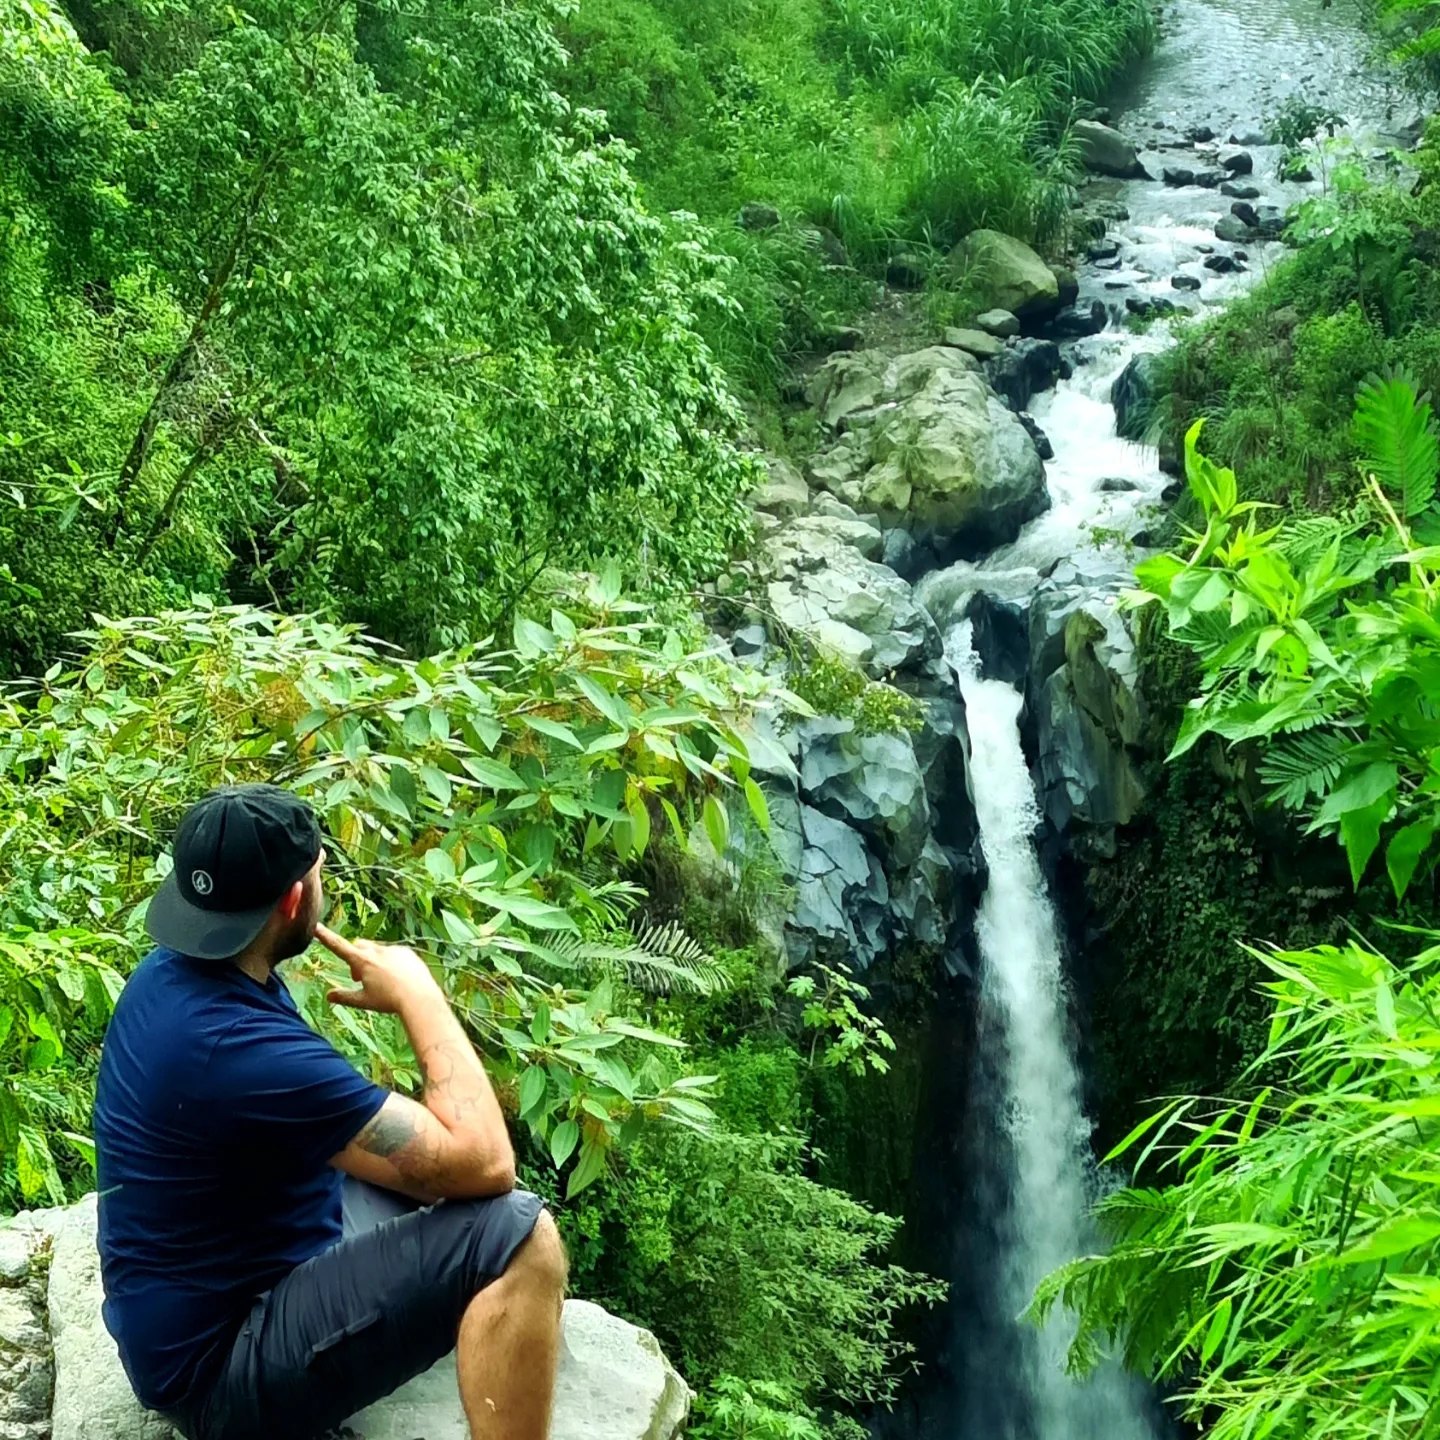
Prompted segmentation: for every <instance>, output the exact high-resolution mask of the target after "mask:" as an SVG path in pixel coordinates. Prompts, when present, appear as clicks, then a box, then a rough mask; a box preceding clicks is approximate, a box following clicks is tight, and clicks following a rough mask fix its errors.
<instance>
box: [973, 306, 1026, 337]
mask: <svg viewBox="0 0 1440 1440" xmlns="http://www.w3.org/2000/svg"><path fill="white" fill-rule="evenodd" d="M975 326H976V328H977V329H979V330H983V331H985V333H986V334H987V335H998V336H999V337H1000V338H1001V339H1002V340H1008V339H1010V337H1011V336H1012V335H1018V334H1019V333H1020V321H1019V320H1018V319H1017V318H1016V317H1015V316H1014V315H1013V314H1011V312H1010V311H1009V310H987V311H986V312H985V313H984V314H983V315H977V316H976V317H975Z"/></svg>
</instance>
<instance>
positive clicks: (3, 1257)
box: [0, 1226, 35, 1285]
mask: <svg viewBox="0 0 1440 1440" xmlns="http://www.w3.org/2000/svg"><path fill="white" fill-rule="evenodd" d="M34 1247H35V1237H34V1236H33V1235H32V1234H31V1233H30V1232H29V1231H26V1230H21V1229H18V1228H16V1227H15V1226H6V1227H5V1228H3V1229H0V1284H3V1285H16V1284H18V1283H19V1282H20V1281H21V1280H23V1279H24V1278H25V1277H26V1276H27V1275H28V1274H29V1273H30V1256H31V1252H32V1251H33V1249H34Z"/></svg>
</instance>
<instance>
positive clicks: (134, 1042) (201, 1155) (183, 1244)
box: [95, 949, 387, 1409]
mask: <svg viewBox="0 0 1440 1440" xmlns="http://www.w3.org/2000/svg"><path fill="white" fill-rule="evenodd" d="M386 1093H387V1092H386V1091H384V1090H382V1089H381V1088H380V1087H379V1086H377V1085H374V1084H372V1083H371V1082H370V1081H369V1080H367V1079H366V1078H365V1077H364V1076H363V1075H361V1074H360V1073H359V1071H357V1070H356V1069H355V1068H354V1066H353V1065H351V1064H350V1063H349V1061H347V1060H345V1059H344V1058H343V1057H342V1056H341V1055H340V1054H339V1053H338V1052H337V1051H336V1050H335V1048H334V1047H333V1046H332V1045H330V1043H329V1042H328V1041H326V1040H323V1039H322V1038H321V1037H320V1036H319V1035H317V1034H316V1033H315V1032H314V1031H313V1030H312V1029H311V1028H310V1027H309V1026H308V1025H307V1024H306V1023H305V1022H304V1020H302V1019H301V1018H300V1014H299V1012H298V1011H297V1010H296V1008H295V1002H294V1000H293V999H292V998H291V996H290V992H289V991H288V990H287V989H286V988H285V986H284V985H283V984H282V983H281V982H280V980H279V979H278V978H276V977H275V976H271V978H270V980H269V982H268V983H267V984H264V985H262V984H260V983H259V982H258V981H256V980H252V979H251V978H250V977H249V976H248V975H246V974H245V973H244V972H243V971H241V970H239V969H237V968H236V967H235V966H234V965H231V964H229V963H228V962H215V961H206V960H192V959H190V958H188V957H186V956H184V955H177V954H176V953H175V952H174V951H173V950H164V949H161V950H155V951H153V952H152V953H151V954H150V955H149V956H148V957H147V958H146V959H145V960H144V961H143V963H142V964H141V965H140V967H139V968H138V969H137V970H136V971H135V973H134V974H133V975H132V976H131V977H130V980H129V982H128V983H127V984H126V986H125V990H124V993H123V994H122V995H121V996H120V1000H119V1003H118V1004H117V1005H116V1007H115V1015H114V1018H113V1019H112V1020H111V1022H110V1028H109V1031H108V1033H107V1034H106V1037H105V1048H104V1051H103V1053H102V1055H101V1060H100V1080H99V1086H98V1089H97V1091H96V1097H95V1149H96V1164H97V1178H98V1182H99V1190H100V1263H101V1272H102V1274H103V1276H104V1280H105V1296H106V1300H105V1323H106V1325H107V1326H108V1328H109V1330H110V1333H111V1334H112V1335H113V1336H114V1337H115V1341H116V1343H117V1344H118V1345H119V1347H120V1355H121V1358H122V1359H123V1360H124V1362H125V1369H126V1372H127V1373H128V1374H129V1376H130V1381H131V1384H132V1385H134V1387H135V1392H136V1394H137V1395H139V1397H140V1399H141V1400H142V1401H144V1403H145V1404H146V1405H149V1406H150V1407H151V1408H153V1409H166V1408H170V1407H172V1406H176V1405H179V1404H181V1403H182V1402H184V1401H185V1400H187V1398H189V1397H190V1396H191V1395H192V1393H194V1392H196V1391H197V1390H198V1389H199V1388H200V1387H201V1386H203V1385H205V1384H207V1383H208V1382H209V1381H210V1380H211V1379H212V1378H213V1376H214V1375H215V1373H217V1372H218V1369H219V1366H220V1364H221V1362H222V1361H223V1359H224V1357H225V1355H226V1354H227V1353H228V1350H229V1347H230V1345H231V1344H232V1343H233V1340H234V1337H235V1335H236V1334H237V1333H238V1331H239V1327H240V1324H241V1322H242V1321H243V1319H244V1317H245V1315H246V1314H247V1313H248V1312H249V1309H250V1306H251V1304H252V1303H253V1301H254V1300H255V1298H256V1297H257V1296H259V1295H261V1294H263V1293H264V1292H265V1291H266V1290H268V1289H270V1287H271V1286H273V1285H274V1284H275V1283H276V1281H278V1280H279V1279H280V1278H281V1277H282V1276H284V1275H286V1274H288V1273H289V1272H290V1271H291V1270H293V1269H294V1268H295V1267H296V1266H297V1265H299V1264H301V1263H302V1262H303V1261H305V1260H308V1259H310V1257H311V1256H312V1255H317V1254H319V1253H320V1251H322V1250H324V1249H327V1248H328V1247H329V1246H331V1245H333V1244H334V1243H335V1242H336V1241H337V1240H338V1239H339V1238H340V1184H341V1176H340V1173H339V1171H337V1170H335V1169H333V1168H332V1167H331V1166H330V1165H329V1164H328V1163H327V1162H328V1161H329V1160H330V1158H331V1157H332V1156H334V1155H336V1154H338V1153H339V1152H340V1151H341V1150H343V1149H344V1148H345V1146H346V1145H348V1144H349V1143H350V1141H351V1140H353V1139H354V1138H355V1136H356V1134H358V1133H359V1131H360V1130H361V1129H362V1128H363V1127H364V1125H365V1124H366V1122H367V1121H369V1120H370V1119H371V1118H372V1117H373V1116H374V1115H375V1113H376V1111H378V1110H379V1109H380V1107H381V1105H383V1104H384V1102H385V1097H386Z"/></svg>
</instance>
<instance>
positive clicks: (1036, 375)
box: [985, 340, 1061, 411]
mask: <svg viewBox="0 0 1440 1440" xmlns="http://www.w3.org/2000/svg"><path fill="white" fill-rule="evenodd" d="M1060 370H1061V358H1060V347H1059V346H1058V345H1057V344H1056V343H1055V342H1054V341H1053V340H1017V341H1015V342H1014V343H1013V344H1010V345H1007V346H1006V347H1005V350H1004V352H1003V353H1002V354H1000V355H997V356H996V357H995V359H994V360H991V361H989V362H988V363H987V364H986V366H985V374H986V376H987V378H988V379H989V381H990V384H991V385H992V386H993V387H994V389H995V391H996V393H997V394H998V395H1000V397H1001V398H1002V399H1003V400H1004V401H1005V403H1006V404H1007V405H1009V407H1010V408H1011V409H1012V410H1015V411H1020V410H1027V409H1029V407H1030V399H1031V396H1033V395H1037V394H1039V393H1040V392H1041V391H1042V390H1049V389H1050V388H1051V387H1052V386H1053V385H1054V384H1055V382H1056V380H1058V379H1059V378H1060Z"/></svg>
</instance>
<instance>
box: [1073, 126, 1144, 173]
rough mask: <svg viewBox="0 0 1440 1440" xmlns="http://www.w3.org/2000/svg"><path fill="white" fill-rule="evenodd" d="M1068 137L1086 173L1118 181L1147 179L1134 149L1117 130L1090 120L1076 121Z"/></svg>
mask: <svg viewBox="0 0 1440 1440" xmlns="http://www.w3.org/2000/svg"><path fill="white" fill-rule="evenodd" d="M1071 134H1072V135H1073V136H1074V138H1075V143H1076V145H1077V147H1078V148H1079V151H1080V159H1081V162H1082V163H1083V164H1084V166H1085V168H1086V169H1087V170H1092V171H1094V172H1095V173H1096V174H1097V175H1113V176H1116V177H1117V178H1119V179H1121V180H1145V179H1148V178H1149V176H1148V175H1147V174H1146V173H1145V167H1144V166H1143V165H1142V164H1141V163H1140V156H1139V153H1138V152H1137V150H1136V148H1135V146H1134V145H1133V144H1132V143H1131V142H1130V141H1129V140H1127V139H1126V138H1125V137H1124V136H1123V135H1122V134H1120V132H1119V131H1118V130H1112V129H1111V128H1110V127H1109V126H1108V125H1101V124H1099V123H1098V122H1097V121H1094V120H1077V121H1076V122H1075V125H1074V128H1073V129H1072V131H1071Z"/></svg>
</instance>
